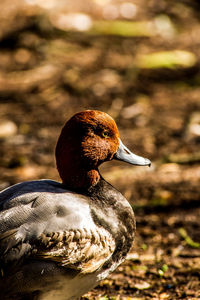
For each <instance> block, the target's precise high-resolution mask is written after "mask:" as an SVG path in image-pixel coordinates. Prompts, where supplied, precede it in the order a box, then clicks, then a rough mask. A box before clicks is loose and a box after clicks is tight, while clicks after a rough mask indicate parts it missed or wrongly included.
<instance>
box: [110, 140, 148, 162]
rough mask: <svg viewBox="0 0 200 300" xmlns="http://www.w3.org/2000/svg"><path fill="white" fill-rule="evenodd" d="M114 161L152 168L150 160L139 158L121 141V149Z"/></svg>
mask: <svg viewBox="0 0 200 300" xmlns="http://www.w3.org/2000/svg"><path fill="white" fill-rule="evenodd" d="M113 159H117V160H121V161H125V162H127V163H129V164H132V165H137V166H149V167H150V166H151V161H150V160H149V159H148V158H144V157H142V156H138V155H136V154H134V153H132V152H131V151H130V150H129V149H128V148H127V147H126V146H125V145H124V144H123V143H122V141H121V140H120V139H119V148H118V150H117V152H116V153H115V155H114V156H113Z"/></svg>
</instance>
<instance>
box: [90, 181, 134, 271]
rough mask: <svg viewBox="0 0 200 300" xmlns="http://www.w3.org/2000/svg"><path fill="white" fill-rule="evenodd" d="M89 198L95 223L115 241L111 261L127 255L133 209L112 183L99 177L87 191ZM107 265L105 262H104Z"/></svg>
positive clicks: (132, 237) (132, 229)
mask: <svg viewBox="0 0 200 300" xmlns="http://www.w3.org/2000/svg"><path fill="white" fill-rule="evenodd" d="M87 195H88V196H89V197H90V199H91V214H92V217H93V220H94V222H95V224H96V225H97V226H99V227H104V228H105V229H106V230H108V231H109V232H110V233H111V234H112V236H113V238H114V239H115V242H116V248H115V251H114V253H113V255H112V261H115V262H117V261H119V260H121V259H123V258H125V256H126V255H127V253H128V251H129V250H130V248H131V246H132V243H133V240H134V236H135V229H136V224H135V217H134V213H133V210H132V208H131V206H130V204H129V203H128V201H127V200H126V198H124V197H123V195H122V194H121V193H120V192H119V191H117V190H116V189H115V188H114V187H113V186H112V185H110V184H109V183H107V182H106V181H105V180H103V179H101V180H100V181H99V183H98V184H97V185H96V186H94V187H91V188H90V189H89V190H88V191H87ZM106 267H107V264H106Z"/></svg>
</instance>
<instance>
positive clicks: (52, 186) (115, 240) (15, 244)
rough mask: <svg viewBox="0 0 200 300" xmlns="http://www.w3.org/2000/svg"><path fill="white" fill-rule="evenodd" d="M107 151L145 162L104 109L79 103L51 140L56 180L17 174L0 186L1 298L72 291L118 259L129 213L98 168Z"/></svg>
mask: <svg viewBox="0 0 200 300" xmlns="http://www.w3.org/2000/svg"><path fill="white" fill-rule="evenodd" d="M112 159H117V160H122V161H125V162H128V163H130V164H133V165H141V166H146V165H150V161H149V160H148V159H146V158H143V157H140V156H137V155H135V154H133V153H132V152H131V151H130V150H129V149H128V148H126V147H125V146H124V145H123V143H122V141H121V140H120V138H119V132H118V128H117V125H116V123H115V121H114V120H113V119H112V118H111V117H110V116H109V115H107V114H106V113H103V112H100V111H94V110H86V111H83V112H80V113H77V114H75V115H74V116H73V117H72V118H71V119H70V120H69V121H67V123H66V124H65V125H64V127H63V129H62V132H61V134H60V137H59V139H58V142H57V146H56V163H57V168H58V172H59V174H60V177H61V179H62V183H59V182H56V181H53V180H46V179H45V180H37V181H29V182H22V183H19V184H16V185H13V186H11V187H9V188H7V189H5V190H3V191H2V192H1V193H0V271H1V272H0V293H1V299H16V300H17V299H24V300H25V299H40V300H43V299H45V300H47V299H48V300H51V299H57V300H58V299H59V300H61V299H62V300H69V299H78V298H79V297H80V296H81V295H83V294H84V293H86V292H87V291H88V290H90V289H91V288H93V287H94V286H96V285H97V284H98V283H99V281H100V280H102V279H104V278H105V277H107V276H108V275H109V274H110V273H111V272H112V271H113V270H114V269H115V268H116V267H117V266H118V265H119V264H120V263H121V262H122V261H123V260H124V259H125V257H126V255H127V253H128V251H129V249H130V247H131V245H132V243H133V240H134V235H135V218H134V213H133V211H132V208H131V206H130V205H129V203H128V201H127V200H126V199H125V198H124V197H123V196H122V194H121V193H120V192H118V191H117V190H116V189H115V188H114V187H112V186H111V185H110V184H109V183H108V182H106V181H105V180H104V179H103V178H102V176H101V175H100V173H99V170H98V167H99V165H100V164H102V163H103V162H105V161H110V160H112Z"/></svg>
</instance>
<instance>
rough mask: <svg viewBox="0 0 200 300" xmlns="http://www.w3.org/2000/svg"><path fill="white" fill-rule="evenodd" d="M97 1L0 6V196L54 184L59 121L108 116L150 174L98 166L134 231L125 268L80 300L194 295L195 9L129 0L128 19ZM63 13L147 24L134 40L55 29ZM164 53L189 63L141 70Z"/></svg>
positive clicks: (114, 4)
mask: <svg viewBox="0 0 200 300" xmlns="http://www.w3.org/2000/svg"><path fill="white" fill-rule="evenodd" d="M103 2H105V3H104V4H100V1H84V5H83V2H81V1H76V2H74V1H67V2H66V1H60V2H59V5H58V3H57V2H56V1H55V2H54V1H53V0H52V1H44V2H43V1H40V0H38V1H23V0H19V1H17V3H13V1H12V0H3V1H1V3H0V23H1V30H0V157H1V159H0V167H1V172H0V189H3V188H5V187H7V186H9V185H12V184H15V183H17V182H20V181H25V180H33V179H38V178H51V179H55V180H59V178H58V174H57V171H56V168H55V161H54V155H53V153H54V149H55V144H56V140H57V138H58V135H59V132H60V129H61V127H62V125H63V124H64V122H65V121H66V120H67V119H68V118H69V117H71V115H73V114H74V113H75V112H77V111H81V110H83V109H98V110H102V111H105V112H107V113H109V114H110V115H112V116H113V117H114V118H115V120H116V122H117V124H118V126H119V130H120V135H121V139H122V140H123V142H124V144H126V145H127V146H128V147H129V148H130V149H131V150H134V152H135V153H138V154H140V155H142V156H146V157H148V158H149V159H151V161H152V166H151V168H143V167H132V166H129V165H125V164H122V163H118V162H114V161H113V162H109V163H106V164H104V165H103V166H102V167H101V173H102V175H103V176H104V178H105V179H106V180H108V181H109V182H111V183H112V184H113V185H114V186H115V187H116V188H118V190H120V191H121V192H122V193H123V194H124V195H125V196H126V198H127V199H128V200H129V201H130V203H131V204H132V206H133V209H134V212H135V215H136V220H137V234H136V240H135V243H134V245H133V248H132V250H131V251H130V253H129V255H128V257H127V260H126V261H125V262H124V263H123V264H122V265H121V266H120V267H118V269H117V270H116V271H115V272H114V273H113V274H112V275H110V276H109V278H107V279H106V280H104V281H102V282H101V283H100V285H99V286H98V287H96V288H95V289H94V290H93V291H91V292H89V293H88V294H87V295H85V296H84V297H82V299H102V300H103V299H104V300H106V299H113V300H114V299H124V300H125V299H127V300H128V299H200V202H199V200H200V188H199V186H200V184H199V183H200V165H199V162H200V150H199V145H200V51H199V49H200V39H199V34H200V23H199V21H200V4H199V2H198V1H194V0H193V1H192V0H191V1H187V0H182V1H180V0H179V1H174V0H173V1H172V0H171V1H165V0H160V1H154V0H152V1H147V0H142V1H139V0H135V1H128V3H129V5H130V4H131V5H135V6H128V7H129V8H130V12H131V9H132V13H133V11H134V10H133V7H135V8H136V9H137V10H136V11H137V13H136V14H135V15H132V16H131V19H130V14H128V13H127V10H126V9H125V8H123V7H125V6H123V7H122V4H124V3H123V2H122V1H103ZM42 3H43V4H42ZM44 3H47V4H48V3H50V4H49V5H50V6H48V5H47V4H46V6H45V4H44ZM52 3H54V6H53V4H52ZM56 3H57V4H56ZM36 4H38V5H36ZM51 5H52V6H51ZM123 11H125V13H123ZM128 11H129V9H128ZM72 12H73V13H77V12H78V13H84V14H87V16H88V17H90V18H92V20H102V19H103V18H107V19H108V18H110V21H113V20H115V18H117V19H120V20H124V21H127V18H128V21H134V22H146V23H147V24H151V25H152V24H154V27H152V28H153V29H152V32H151V34H150V33H148V34H144V33H140V34H137V35H136V36H127V35H126V34H125V35H123V36H122V35H120V34H111V35H110V34H109V35H108V34H106V33H104V34H103V33H101V34H100V33H91V32H90V33H89V32H87V31H78V30H76V31H74V30H73V29H69V28H68V29H66V28H64V29H63V28H61V27H62V26H64V25H62V22H61V20H62V18H61V17H62V15H63V14H64V13H65V14H69V13H72ZM117 13H118V14H117ZM120 14H121V15H120ZM127 16H128V17H127ZM59 20H60V21H59ZM60 24H61V25H62V26H61V25H60ZM156 24H157V25H156ZM155 26H157V27H156V28H157V29H156V30H157V31H155ZM173 50H184V51H187V53H188V52H189V53H190V54H192V55H194V57H195V61H194V63H191V64H190V65H183V64H181V63H180V64H178V63H175V65H173V66H168V67H166V66H163V65H162V64H161V65H160V66H157V67H154V68H153V67H151V68H147V67H144V66H141V65H140V64H138V61H139V57H140V55H146V54H148V53H157V52H159V51H173ZM174 55H175V54H174Z"/></svg>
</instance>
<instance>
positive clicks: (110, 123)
mask: <svg viewBox="0 0 200 300" xmlns="http://www.w3.org/2000/svg"><path fill="white" fill-rule="evenodd" d="M113 158H115V159H119V160H124V161H126V162H129V163H131V164H139V165H147V164H149V163H150V161H149V160H147V159H144V158H142V157H138V156H136V155H134V154H133V153H131V151H129V150H128V149H127V148H126V147H125V146H124V145H123V144H122V142H121V140H120V139H119V132H118V128H117V125H116V123H115V121H114V120H113V119H112V118H111V117H110V116H109V115H108V114H106V113H104V112H100V111H97V110H86V111H82V112H79V113H77V114H75V115H74V116H73V117H72V118H71V119H70V120H69V121H67V123H66V124H65V125H64V127H63V129H62V131H61V134H60V137H59V139H58V143H57V146H56V162H57V168H58V172H59V174H60V177H61V179H62V181H63V183H65V184H66V185H67V186H69V187H71V188H77V189H78V188H84V187H85V188H87V187H89V186H91V185H94V184H96V183H97V182H98V181H99V179H100V174H99V171H98V167H99V165H100V164H101V163H103V162H104V161H109V160H112V159H113ZM136 158H137V159H138V158H139V159H140V160H139V162H137V159H136Z"/></svg>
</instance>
